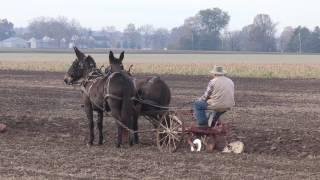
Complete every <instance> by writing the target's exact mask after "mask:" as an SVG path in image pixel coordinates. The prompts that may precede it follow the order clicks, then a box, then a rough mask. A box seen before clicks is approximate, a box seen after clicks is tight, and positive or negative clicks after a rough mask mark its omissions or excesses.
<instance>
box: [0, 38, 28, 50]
mask: <svg viewBox="0 0 320 180" xmlns="http://www.w3.org/2000/svg"><path fill="white" fill-rule="evenodd" d="M0 47H2V48H28V47H29V44H28V41H26V40H24V39H22V38H19V37H11V38H8V39H5V40H3V41H1V42H0Z"/></svg>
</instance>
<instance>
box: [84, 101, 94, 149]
mask: <svg viewBox="0 0 320 180" xmlns="http://www.w3.org/2000/svg"><path fill="white" fill-rule="evenodd" d="M84 109H85V112H86V114H87V118H88V124H89V140H88V143H87V144H88V145H92V144H93V140H94V124H93V110H92V106H91V103H90V102H88V101H86V103H85V106H84Z"/></svg>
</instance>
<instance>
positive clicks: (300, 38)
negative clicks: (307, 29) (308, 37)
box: [299, 30, 301, 54]
mask: <svg viewBox="0 0 320 180" xmlns="http://www.w3.org/2000/svg"><path fill="white" fill-rule="evenodd" d="M299 54H301V33H300V30H299Z"/></svg>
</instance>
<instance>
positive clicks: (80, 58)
mask: <svg viewBox="0 0 320 180" xmlns="http://www.w3.org/2000/svg"><path fill="white" fill-rule="evenodd" d="M73 49H74V52H75V53H76V56H77V58H78V59H79V60H82V59H84V57H85V55H84V53H83V52H81V51H80V50H79V49H78V48H77V47H76V46H74V47H73Z"/></svg>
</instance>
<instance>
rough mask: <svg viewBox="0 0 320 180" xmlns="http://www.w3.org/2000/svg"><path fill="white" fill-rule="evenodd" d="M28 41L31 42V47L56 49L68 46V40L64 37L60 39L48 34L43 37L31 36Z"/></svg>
mask: <svg viewBox="0 0 320 180" xmlns="http://www.w3.org/2000/svg"><path fill="white" fill-rule="evenodd" d="M28 42H29V44H30V48H44V49H45V48H47V49H49V48H50V49H55V48H66V47H67V42H66V40H65V39H64V38H63V39H61V40H60V41H58V40H55V39H53V38H50V37H48V36H44V37H43V38H42V39H36V38H31V39H30V40H29V41H28Z"/></svg>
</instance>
